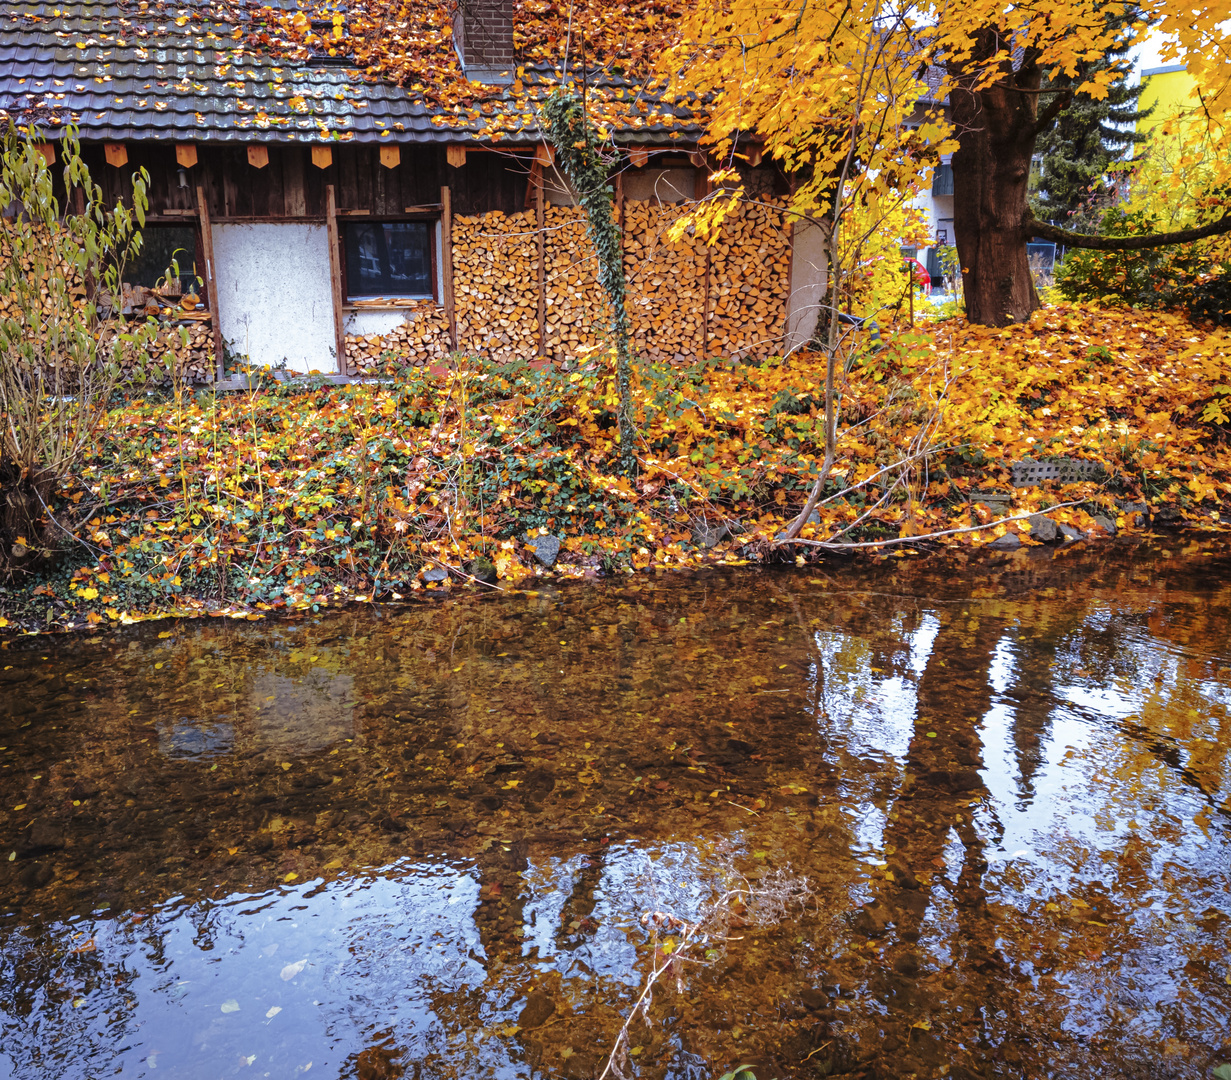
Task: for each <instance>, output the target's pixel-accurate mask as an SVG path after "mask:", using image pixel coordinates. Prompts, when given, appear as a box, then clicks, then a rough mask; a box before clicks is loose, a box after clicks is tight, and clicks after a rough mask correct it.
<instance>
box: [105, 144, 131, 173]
mask: <svg viewBox="0 0 1231 1080" xmlns="http://www.w3.org/2000/svg"><path fill="white" fill-rule="evenodd" d="M103 156H104V157H105V158H106V159H107V164H108V165H114V166H115V167H116V168H117V169H122V168H123V167H124V166H125V165H127V164H128V147H126V146H125V145H124V144H123V143H122V142H109V143H104V144H103Z"/></svg>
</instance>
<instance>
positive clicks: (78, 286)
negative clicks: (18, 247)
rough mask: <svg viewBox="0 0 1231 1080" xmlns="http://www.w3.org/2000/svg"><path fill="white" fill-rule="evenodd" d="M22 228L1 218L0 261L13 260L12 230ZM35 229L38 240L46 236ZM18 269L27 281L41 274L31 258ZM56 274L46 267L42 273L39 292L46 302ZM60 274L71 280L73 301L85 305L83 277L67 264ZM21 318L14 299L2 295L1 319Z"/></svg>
mask: <svg viewBox="0 0 1231 1080" xmlns="http://www.w3.org/2000/svg"><path fill="white" fill-rule="evenodd" d="M20 227H21V226H19V225H16V224H14V223H13V222H10V221H9V220H7V219H4V218H0V261H3V262H4V263H8V262H10V261H12V260H13V258H14V255H13V240H11V239H10V230H11V229H15V228H20ZM34 228H35V229H36V230H37V231H36V232H35V233H34V234H33V235H34V237H35V239H36V240H37V239H39V238H41V237H42V236H44V235H45V234H44V233H43V231H42V227H41V226H37V225H36V226H35V227H34ZM18 269H19V271H20V273H21V274H22V276H24V277H25V278H27V279H29V278H30V277H31V275H33V274H36V273H39V267H38V266H37V265H35V260H34V259H33V258H30V257H24V258H20V266H19V267H18ZM55 272H57V271H56V269H55V268H54V267H46V268H43V269H42V271H41V273H42V281H41V282H40V289H39V291H40V293H41V294H42V296H43V298H44V300H46V299H47V297H48V295H49V289H48V287H47V286H48V281H49V278H50V275H51V274H52V273H55ZM59 272H61V273H62V274H67V276H68V278H69V294H70V295H71V296H72V297H73V299H74V300H75V301H76V302H77V303H85V298H86V291H85V283H84V282H83V281H82V280H81V275H79V274H78V273H77V271H76V269H75V268H74V267H71V266H69V265H67V264H65V266H64V267H63V268H62V269H61V271H59ZM21 317H22V312H20V311H19V310H18V308H17V304H16V303H15V302H14V299H13V297H12V296H3V295H0V318H4V319H20V318H21Z"/></svg>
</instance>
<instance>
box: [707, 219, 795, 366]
mask: <svg viewBox="0 0 1231 1080" xmlns="http://www.w3.org/2000/svg"><path fill="white" fill-rule="evenodd" d="M790 275H791V237H790V230H789V227H788V225H787V223H786V220H785V218H784V215H783V212H782V210H781V209H780V208H779V207H778V206H770V205H764V204H749V203H744V204H743V205H742V206H741V207H740V210H739V213H738V214H732V215H731V216H730V217H728V218H727V219H726V221H725V222H724V223H723V229H722V237H721V239H720V240H719V241H718V243H716V244H714V245H713V247H711V248H710V323H709V328H710V329H709V355H710V356H724V357H726V356H738V357H753V358H756V359H763V358H764V357H767V356H769V355H771V354H772V353H774V352H776V351H778V350H779V349H781V347H782V338H783V334H784V333H785V331H786V299H787V295H788V293H789V291H790V284H789V283H790Z"/></svg>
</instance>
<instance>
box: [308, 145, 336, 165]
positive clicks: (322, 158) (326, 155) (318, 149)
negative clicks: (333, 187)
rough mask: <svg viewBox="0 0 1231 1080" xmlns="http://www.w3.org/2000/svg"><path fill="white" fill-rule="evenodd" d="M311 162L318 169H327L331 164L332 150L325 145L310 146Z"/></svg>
mask: <svg viewBox="0 0 1231 1080" xmlns="http://www.w3.org/2000/svg"><path fill="white" fill-rule="evenodd" d="M312 164H313V165H315V166H316V167H317V168H318V169H327V168H329V166H330V165H332V164H333V151H332V150H330V149H329V147H327V146H314V147H312Z"/></svg>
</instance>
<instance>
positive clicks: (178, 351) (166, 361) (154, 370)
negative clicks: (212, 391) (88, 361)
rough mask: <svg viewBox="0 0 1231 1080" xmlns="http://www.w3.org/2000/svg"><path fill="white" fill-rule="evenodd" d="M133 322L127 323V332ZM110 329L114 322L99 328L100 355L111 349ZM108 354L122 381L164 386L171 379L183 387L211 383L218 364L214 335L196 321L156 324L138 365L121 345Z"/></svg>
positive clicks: (203, 321) (204, 323) (204, 322)
mask: <svg viewBox="0 0 1231 1080" xmlns="http://www.w3.org/2000/svg"><path fill="white" fill-rule="evenodd" d="M135 321H137V320H133V319H130V320H129V321H128V325H129V328H130V329H131V327H132V325H133V323H134V322H135ZM142 321H143V320H142ZM114 327H115V324H114V323H105V324H104V325H103V330H102V335H101V336H100V338H99V341H100V342H101V350H102V351H104V352H106V351H107V350H108V349H109V347H112V342H113V341H114V337H113V335H114ZM181 329H182V330H184V331H186V333H187V335H188V342H187V345H185V344H184V340H183V336H182V335H181V333H180V331H181ZM108 355H111V356H113V357H114V358H117V359H118V360H119V364H120V368H121V370H122V372H123V376H122V380H123V381H124V382H138V383H152V384H155V385H158V386H165V385H168V384H169V383H170V382H171V381H172V378H174V379H175V380H176V381H177V382H181V383H184V384H201V383H212V382H213V381H214V379H215V378H217V375H218V365H217V363H216V362H215V360H214V333H213V329H212V327H211V326H210V323H209V320H208V319H200V318H197V319H193V320H191V321H187V322H184V323H183V324H182V325H177V324H176V323H174V322H162V323H160V324H159V327H158V332H157V334H156V335H155V337H154V340H153V342H152V343H151V345H150V349H149V356H148V358H147V360H146V361H145V362H144V363H142V362H139V361H138V360H137V358H136V357H135V356H134V355H133V352H132V349H131V347H129V346H126V345H125V344H120V346H119V348H118V349H117V353H116V354H108Z"/></svg>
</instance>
